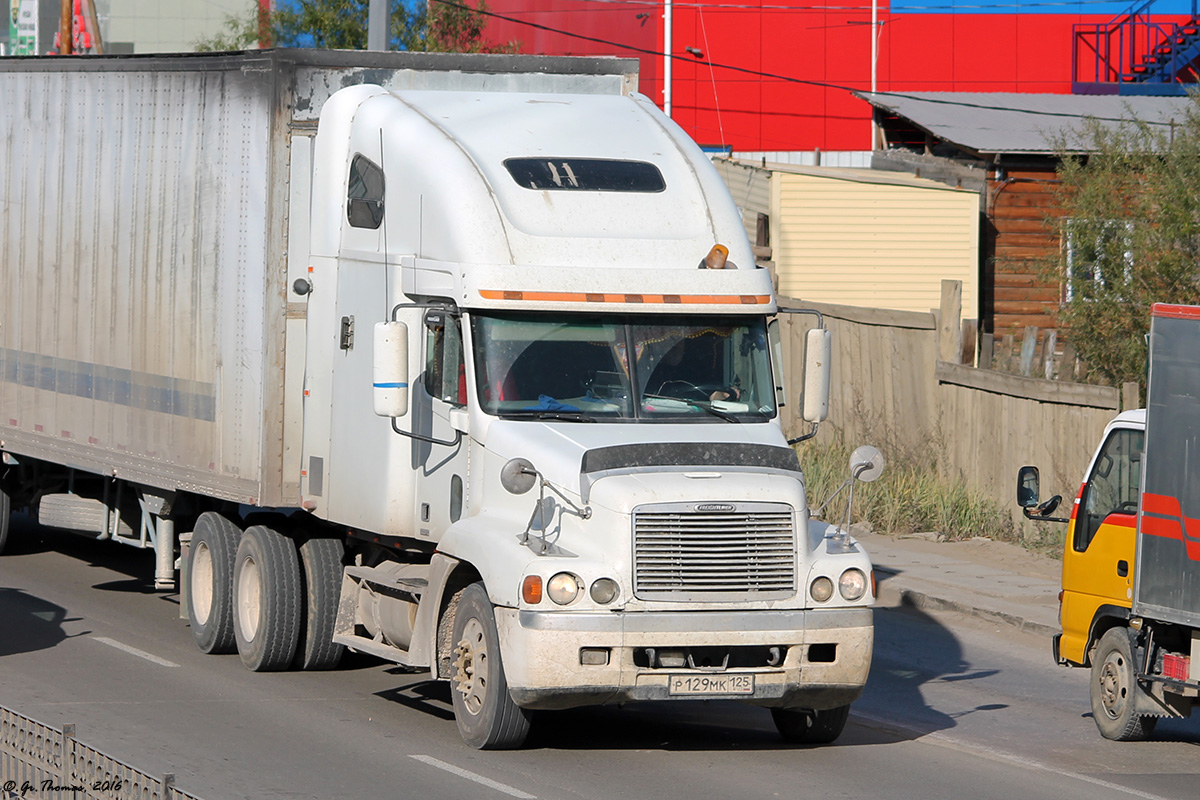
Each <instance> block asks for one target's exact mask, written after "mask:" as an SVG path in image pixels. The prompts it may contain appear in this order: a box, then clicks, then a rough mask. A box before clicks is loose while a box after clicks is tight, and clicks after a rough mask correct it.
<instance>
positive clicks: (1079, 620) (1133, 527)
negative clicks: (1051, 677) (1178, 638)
mask: <svg viewBox="0 0 1200 800" xmlns="http://www.w3.org/2000/svg"><path fill="white" fill-rule="evenodd" d="M1145 430H1146V411H1145V409H1137V410H1133V411H1126V412H1123V413H1122V414H1120V415H1118V416H1117V417H1116V418H1115V419H1113V421H1112V422H1110V423H1109V424H1108V426H1107V427H1106V428H1105V430H1104V435H1103V436H1102V437H1101V440H1100V446H1099V447H1098V448H1097V450H1096V452H1095V454H1094V455H1093V456H1092V460H1091V462H1090V463H1089V464H1088V468H1087V472H1086V473H1085V476H1084V480H1083V483H1082V484H1081V485H1080V487H1079V492H1078V493H1077V494H1076V496H1075V501H1074V503H1073V504H1072V506H1071V514H1070V517H1069V522H1068V524H1067V535H1066V541H1065V545H1064V547H1063V556H1062V559H1063V566H1062V592H1061V594H1060V601H1061V610H1060V620H1061V622H1062V633H1061V634H1058V635H1056V636H1055V637H1054V640H1053V646H1054V659H1055V661H1056V662H1058V663H1059V664H1064V665H1066V664H1070V665H1075V666H1089V665H1090V651H1091V648H1092V646H1093V645H1094V644H1095V643H1096V642H1097V641H1098V640H1099V638H1100V637H1101V636H1103V635H1104V632H1105V631H1106V630H1107V629H1108V628H1110V627H1112V626H1113V625H1116V624H1122V622H1121V621H1123V620H1126V619H1128V617H1129V609H1130V606H1131V605H1132V603H1133V574H1134V557H1135V550H1136V544H1137V537H1136V533H1137V511H1138V501H1139V496H1140V495H1139V485H1140V480H1141V461H1142V452H1143V450H1144V449H1145V446H1144V441H1145ZM1026 469H1029V468H1026ZM1030 485H1031V484H1029V482H1028V479H1027V480H1026V482H1025V483H1024V484H1023V487H1024V488H1026V489H1028V487H1029V486H1030ZM1019 491H1020V490H1019ZM1030 500H1037V490H1036V488H1034V489H1033V491H1032V493H1031V494H1030V493H1029V492H1028V491H1027V492H1026V495H1025V499H1024V500H1023V502H1022V505H1025V506H1026V507H1027V508H1029V507H1032V506H1034V505H1037V503H1030V502H1029V501H1030ZM1031 518H1033V519H1037V518H1038V515H1034V516H1033V517H1031Z"/></svg>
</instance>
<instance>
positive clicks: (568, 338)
mask: <svg viewBox="0 0 1200 800" xmlns="http://www.w3.org/2000/svg"><path fill="white" fill-rule="evenodd" d="M635 63H636V62H632V61H624V60H615V59H565V58H538V57H512V56H479V57H473V56H457V55H425V54H407V53H376V54H369V53H318V52H305V51H286V50H284V51H262V52H254V53H244V54H218V55H208V54H205V55H189V56H172V57H163V56H149V57H140V56H133V57H95V58H78V59H68V58H62V59H56V58H31V59H11V58H10V59H0V96H2V97H3V98H4V105H5V113H4V115H3V117H0V164H3V171H2V174H0V309H2V311H0V313H2V316H0V449H2V450H3V459H4V471H3V483H2V488H3V493H2V494H0V503H2V505H3V507H2V508H0V518H3V520H4V522H3V528H2V532H0V543H2V542H3V541H4V538H5V537H6V536H7V535H8V530H9V528H8V525H9V523H8V519H9V512H10V510H13V509H25V510H27V512H28V514H29V515H30V517H31V518H32V520H33V521H35V522H37V523H39V524H41V525H43V526H50V527H54V528H62V529H71V530H76V531H87V532H90V534H91V535H93V536H96V537H99V538H102V539H111V540H113V541H114V542H118V543H124V544H129V545H133V546H135V547H142V548H146V549H152V550H153V551H154V554H155V556H156V564H157V567H156V572H155V580H156V583H157V585H158V586H159V587H160V588H163V589H170V588H173V587H174V585H175V571H176V568H177V567H178V570H179V573H180V578H179V590H180V595H181V601H182V602H181V606H182V608H183V609H184V613H185V614H186V617H187V620H188V622H189V624H190V627H191V631H192V634H193V636H194V638H195V641H196V644H197V645H199V647H200V648H201V649H202V650H204V651H206V652H210V653H224V652H231V651H234V650H236V651H237V653H238V654H239V655H240V657H241V659H242V661H243V662H244V663H245V665H246V666H247V667H248V668H250V669H252V670H281V669H289V668H292V669H328V668H332V667H334V666H335V665H336V664H337V663H338V660H339V657H340V656H341V655H342V652H343V650H344V648H352V649H353V650H355V651H358V652H363V653H368V654H373V655H375V656H378V657H381V658H384V659H388V660H390V661H392V662H397V663H399V664H404V665H408V666H410V667H416V668H427V669H428V670H429V671H430V672H431V673H432V675H433V676H434V677H435V678H438V679H444V680H446V681H449V683H450V686H451V695H452V697H453V704H454V709H455V713H456V716H457V720H458V725H459V728H460V731H461V733H462V735H463V737H464V739H465V740H466V741H467V742H468V743H470V744H471V745H473V746H475V747H481V748H503V747H515V746H519V745H520V744H521V743H522V741H523V740H524V738H525V736H526V734H527V732H528V730H529V725H530V721H529V720H530V712H531V710H534V709H563V708H569V707H574V706H580V705H591V704H601V703H617V702H625V701H634V700H661V701H669V700H682V699H696V698H725V699H731V698H732V699H740V700H744V701H746V702H748V703H752V704H756V705H759V706H764V707H767V708H770V709H771V711H772V713H773V716H774V720H775V722H776V724H777V726H778V728H779V730H780V731H781V733H782V734H783V735H784V736H785V737H787V738H790V739H793V740H799V741H816V742H821V741H824V742H827V741H832V740H833V739H835V738H836V737H837V736H838V734H839V733H840V732H841V730H842V727H843V726H844V724H845V721H846V717H847V714H848V710H849V705H850V703H851V702H852V701H853V700H854V699H855V698H857V697H858V696H859V694H860V693H861V691H862V689H863V685H864V682H865V681H866V679H867V673H868V669H869V666H870V662H871V650H872V636H873V627H872V610H871V608H870V606H871V604H872V602H873V599H874V598H873V594H874V589H873V585H872V580H871V564H870V562H869V560H868V558H867V555H866V554H865V553H864V552H862V551H861V549H860V548H859V547H858V546H857V544H856V543H855V542H854V541H853V539H851V538H850V537H849V536H848V535H846V534H845V533H844V532H841V531H839V530H837V529H835V528H831V527H830V526H828V525H826V524H824V523H820V522H817V521H815V520H813V521H810V519H809V516H810V515H809V510H808V508H809V507H808V504H807V498H806V496H805V485H804V478H803V476H802V474H801V472H800V469H799V466H798V462H797V457H796V455H795V452H794V451H793V450H792V449H791V448H790V447H789V442H788V440H787V439H786V437H785V435H784V432H783V428H782V425H781V421H780V409H779V406H780V403H781V401H782V400H783V397H782V393H781V392H780V390H779V389H778V388H777V387H779V386H782V385H783V380H782V378H781V366H782V365H781V363H780V362H781V357H780V349H779V348H778V347H777V346H775V344H773V343H775V342H776V341H777V340H776V339H775V338H774V337H775V328H774V323H773V319H774V318H775V317H776V315H777V313H779V312H780V311H781V309H780V308H779V307H778V306H777V305H776V300H775V297H774V295H773V292H772V282H771V277H770V275H769V273H768V271H767V270H765V269H758V268H755V262H754V257H753V255H752V252H751V248H750V246H749V243H748V240H747V238H746V234H745V231H744V226H743V223H742V221H741V218H740V216H739V213H738V210H737V209H736V208H735V206H734V204H733V202H732V201H731V198H730V196H729V194H728V192H727V191H726V189H725V188H724V187H723V185H722V184H721V181H720V179H719V178H718V176H717V173H716V172H715V171H714V170H713V168H712V167H711V165H710V164H709V162H708V161H707V159H706V158H705V156H704V155H703V153H702V152H701V150H700V149H699V148H698V147H697V146H696V145H695V144H694V143H693V142H692V141H690V140H689V139H688V138H687V136H686V135H685V134H684V133H683V132H682V131H681V130H680V129H679V128H678V127H677V126H675V125H674V124H673V123H672V122H671V121H670V120H669V119H668V118H667V117H665V116H664V115H663V114H662V113H660V112H659V111H658V109H657V108H655V107H654V105H653V104H652V103H651V102H650V101H649V100H648V99H647V98H645V97H643V96H641V95H639V94H637V91H636V89H637V74H636V71H635ZM807 336H808V340H807V342H808V343H807V347H806V352H807V355H806V356H805V359H806V360H807V362H808V363H809V364H811V367H810V368H809V370H808V372H807V373H806V375H805V381H806V384H807V385H808V386H809V389H807V390H806V392H805V396H804V399H803V406H804V408H805V411H804V414H803V416H804V418H805V419H807V420H808V421H809V422H812V423H816V422H818V421H820V420H821V419H822V418H823V417H824V416H825V408H827V398H828V375H829V372H828V353H829V346H828V345H829V339H828V331H826V330H823V329H822V327H821V326H820V325H819V324H818V325H817V326H816V327H814V328H813V329H812V330H810V331H808V334H807ZM793 399H796V398H793ZM877 466H879V467H881V466H882V464H881V463H878V464H876V463H874V462H871V461H870V460H869V459H868V460H865V461H863V463H862V464H859V465H858V466H857V467H853V465H852V467H853V468H854V469H856V470H858V471H860V472H862V471H867V472H874V471H877V470H875V467H877Z"/></svg>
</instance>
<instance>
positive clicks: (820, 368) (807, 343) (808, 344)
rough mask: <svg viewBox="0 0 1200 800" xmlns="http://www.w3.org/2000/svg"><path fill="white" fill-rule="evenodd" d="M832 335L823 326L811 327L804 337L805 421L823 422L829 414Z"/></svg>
mask: <svg viewBox="0 0 1200 800" xmlns="http://www.w3.org/2000/svg"><path fill="white" fill-rule="evenodd" d="M832 352H833V336H832V335H831V334H830V332H829V331H828V330H826V329H824V328H813V329H812V330H811V331H809V332H808V333H807V334H806V335H805V337H804V407H803V409H802V410H801V414H800V416H801V417H802V418H803V419H804V421H805V422H813V423H817V422H824V421H825V418H826V417H828V416H829V364H830V355H831V354H832Z"/></svg>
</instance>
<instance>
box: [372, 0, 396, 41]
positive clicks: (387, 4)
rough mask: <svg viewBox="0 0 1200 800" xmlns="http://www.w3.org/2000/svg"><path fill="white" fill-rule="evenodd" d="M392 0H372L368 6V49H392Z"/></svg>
mask: <svg viewBox="0 0 1200 800" xmlns="http://www.w3.org/2000/svg"><path fill="white" fill-rule="evenodd" d="M391 28H392V0H371V4H370V5H369V6H367V49H368V50H391V49H392V48H391V46H390V44H391V41H390V40H391V36H390V34H391Z"/></svg>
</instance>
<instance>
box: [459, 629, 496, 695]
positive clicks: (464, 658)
mask: <svg viewBox="0 0 1200 800" xmlns="http://www.w3.org/2000/svg"><path fill="white" fill-rule="evenodd" d="M454 653H455V663H456V665H457V667H458V669H457V670H456V671H455V675H454V688H455V690H457V691H458V693H459V696H460V697H461V698H462V702H463V705H464V706H465V707H466V709H467V711H468V712H470V713H471V714H478V713H479V712H480V710H482V708H483V704H484V701H486V700H487V667H488V652H487V639H486V637H485V636H484V631H483V624H482V623H480V621H479V620H478V619H476V618H475V617H471V619H469V620H467V624H466V625H464V626H463V632H462V638H461V639H459V640H458V645H457V646H455V648H454Z"/></svg>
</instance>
